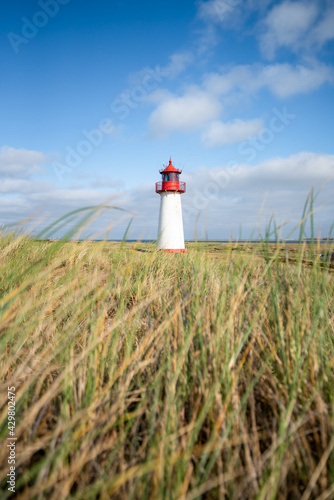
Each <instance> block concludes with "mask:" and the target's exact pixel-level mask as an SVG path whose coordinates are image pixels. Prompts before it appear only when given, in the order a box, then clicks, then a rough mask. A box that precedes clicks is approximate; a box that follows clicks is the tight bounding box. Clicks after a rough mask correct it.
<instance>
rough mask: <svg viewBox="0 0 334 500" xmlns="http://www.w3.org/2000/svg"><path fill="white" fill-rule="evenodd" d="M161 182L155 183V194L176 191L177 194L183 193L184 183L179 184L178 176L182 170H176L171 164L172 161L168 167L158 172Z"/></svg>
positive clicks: (170, 161) (184, 189)
mask: <svg viewBox="0 0 334 500" xmlns="http://www.w3.org/2000/svg"><path fill="white" fill-rule="evenodd" d="M159 172H160V174H161V177H162V181H160V182H156V183H155V192H156V193H162V192H163V191H177V192H179V193H185V191H186V183H185V182H182V181H181V182H180V180H179V178H180V174H182V170H178V169H177V168H175V167H174V165H173V164H172V160H169V165H168V166H167V167H165V168H164V169H163V170H159Z"/></svg>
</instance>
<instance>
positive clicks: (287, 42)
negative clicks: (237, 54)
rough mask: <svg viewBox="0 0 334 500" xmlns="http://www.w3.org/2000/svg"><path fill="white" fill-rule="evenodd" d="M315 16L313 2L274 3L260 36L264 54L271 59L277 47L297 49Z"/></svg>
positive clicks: (315, 8) (315, 10)
mask: <svg viewBox="0 0 334 500" xmlns="http://www.w3.org/2000/svg"><path fill="white" fill-rule="evenodd" d="M316 16H317V6H316V4H314V3H305V2H290V1H286V2H283V3H281V4H279V5H275V6H274V7H273V8H272V9H271V11H270V12H269V13H268V15H267V17H266V19H265V21H264V26H265V33H264V34H263V35H262V36H261V37H260V46H261V50H262V52H263V53H264V55H265V56H266V57H268V58H269V59H272V58H273V57H274V56H275V53H276V50H277V49H278V48H279V47H289V48H291V49H292V50H296V49H299V47H300V43H301V41H302V39H303V37H304V36H305V34H306V33H307V31H308V29H309V27H310V26H311V24H313V22H314V20H315V18H316Z"/></svg>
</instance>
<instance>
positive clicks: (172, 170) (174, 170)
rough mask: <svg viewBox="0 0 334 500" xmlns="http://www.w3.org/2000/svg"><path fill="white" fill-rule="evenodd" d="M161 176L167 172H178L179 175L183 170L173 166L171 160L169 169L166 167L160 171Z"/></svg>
mask: <svg viewBox="0 0 334 500" xmlns="http://www.w3.org/2000/svg"><path fill="white" fill-rule="evenodd" d="M159 172H160V174H163V173H165V172H177V173H178V174H182V170H178V169H177V168H175V167H174V165H173V164H172V160H171V159H170V160H169V165H168V167H165V168H164V169H163V170H159Z"/></svg>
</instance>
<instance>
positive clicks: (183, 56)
mask: <svg viewBox="0 0 334 500" xmlns="http://www.w3.org/2000/svg"><path fill="white" fill-rule="evenodd" d="M169 59H170V62H169V64H168V65H167V66H165V67H164V68H162V73H163V74H165V75H167V77H168V78H175V77H176V76H178V75H179V74H181V73H182V72H183V71H184V70H185V69H187V67H188V66H189V64H190V63H192V61H193V59H194V57H193V55H192V54H191V52H177V53H175V54H172V55H171V56H170V58H169Z"/></svg>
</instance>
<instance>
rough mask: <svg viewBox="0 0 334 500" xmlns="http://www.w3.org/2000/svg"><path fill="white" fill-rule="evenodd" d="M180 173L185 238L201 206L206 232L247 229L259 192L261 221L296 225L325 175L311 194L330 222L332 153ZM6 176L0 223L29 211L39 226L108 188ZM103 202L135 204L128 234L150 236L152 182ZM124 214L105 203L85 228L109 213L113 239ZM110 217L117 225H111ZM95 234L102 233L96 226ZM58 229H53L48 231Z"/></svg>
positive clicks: (155, 208)
mask: <svg viewBox="0 0 334 500" xmlns="http://www.w3.org/2000/svg"><path fill="white" fill-rule="evenodd" d="M182 177H183V180H186V181H187V193H186V195H184V196H183V197H182V204H183V210H184V227H185V234H186V237H187V238H192V237H193V236H194V231H195V220H196V216H197V215H198V213H199V212H201V213H203V212H204V211H205V212H206V224H207V228H208V232H209V237H210V238H228V237H229V236H230V234H231V229H232V228H234V236H237V233H238V228H239V225H241V226H242V228H243V233H242V236H243V237H248V236H249V235H250V234H251V231H252V230H253V229H254V227H255V225H256V223H257V221H258V216H259V212H260V209H261V205H262V202H263V200H264V199H265V198H266V202H265V208H264V211H263V220H264V221H265V220H266V217H267V216H270V215H271V214H272V213H274V215H275V218H276V220H277V221H278V222H283V221H287V220H289V219H291V218H292V219H293V226H295V225H296V224H297V223H298V221H299V220H300V217H301V213H302V210H303V206H304V203H305V200H306V197H307V194H308V192H309V191H310V189H311V187H312V185H315V186H316V189H318V188H319V187H320V186H321V185H322V184H324V183H325V182H326V181H327V180H328V179H332V180H331V182H329V183H328V184H327V185H326V186H325V188H324V190H323V192H322V193H321V195H320V197H319V198H318V199H317V200H316V206H317V207H318V206H320V205H322V204H323V206H322V208H321V210H320V211H319V212H317V213H316V214H315V223H316V225H318V226H321V228H322V234H323V235H327V234H328V231H329V228H330V226H331V224H332V222H333V213H334V212H333V210H334V207H333V199H334V155H325V154H316V153H311V152H303V153H299V154H296V155H292V156H290V157H288V158H273V159H270V160H266V161H264V162H262V163H260V164H257V165H255V166H250V165H248V164H247V163H241V164H240V165H239V166H238V167H237V169H236V170H233V169H230V168H229V167H227V166H224V165H223V166H218V167H214V168H204V167H201V168H197V170H193V171H191V170H190V169H189V167H188V168H187V166H185V167H184V174H183V176H182ZM11 181H15V182H16V184H15V182H14V183H13V184H11V185H10V183H9V180H8V179H7V180H6V183H7V184H6V185H7V187H8V189H7V194H6V196H4V197H0V223H1V222H5V223H11V222H14V221H19V220H24V219H26V218H27V217H29V216H30V215H32V224H35V225H36V224H40V226H39V228H38V230H40V229H41V228H43V227H45V226H46V225H48V224H50V223H52V222H55V221H56V220H57V219H58V218H59V217H61V216H62V215H64V214H66V213H68V212H69V211H71V210H74V209H77V208H81V207H85V206H89V205H99V204H100V203H101V202H105V201H107V200H108V198H109V199H110V196H111V193H110V191H108V190H107V189H105V190H104V191H102V190H101V189H93V188H92V187H87V188H85V189H84V188H80V187H78V188H67V189H57V188H56V187H55V186H53V185H51V186H50V189H48V188H47V186H43V185H42V184H38V183H37V184H36V189H35V191H29V189H26V187H27V186H28V184H27V183H28V182H30V181H32V182H33V180H32V179H31V180H27V179H24V178H20V176H17V177H16V178H15V179H12V178H11ZM20 183H22V184H21V185H20ZM50 184H51V183H50ZM51 188H52V189H51ZM7 195H10V196H7ZM109 204H110V205H115V206H117V207H120V208H123V209H126V210H129V211H133V212H136V214H137V215H136V217H135V219H134V221H133V225H132V231H133V232H132V237H133V238H138V237H140V236H141V237H145V238H148V237H150V238H155V237H156V231H157V224H158V213H159V196H157V195H156V193H155V192H154V184H153V183H152V184H150V183H146V184H144V185H142V186H137V187H136V188H133V189H131V190H127V191H123V192H119V193H118V196H117V197H113V199H111V201H110V202H109ZM129 217H131V215H129V214H125V213H124V212H117V211H110V212H109V211H108V212H107V213H106V214H105V215H104V216H103V217H102V218H101V219H99V220H98V221H96V222H94V224H93V225H92V227H91V229H89V231H90V232H91V233H95V234H97V235H98V233H99V232H100V231H101V230H102V229H103V228H104V229H105V228H107V227H108V225H109V224H110V222H111V221H114V223H113V226H112V229H111V233H110V237H111V238H117V239H120V238H122V237H123V235H124V231H125V229H126V226H127V224H128V222H129ZM117 222H118V225H115V224H116V223H117ZM30 227H32V226H30ZM290 227H292V226H290ZM100 234H101V237H103V233H100ZM285 234H287V233H285ZM60 235H61V233H57V232H56V233H55V236H60ZM96 237H99V236H96Z"/></svg>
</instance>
